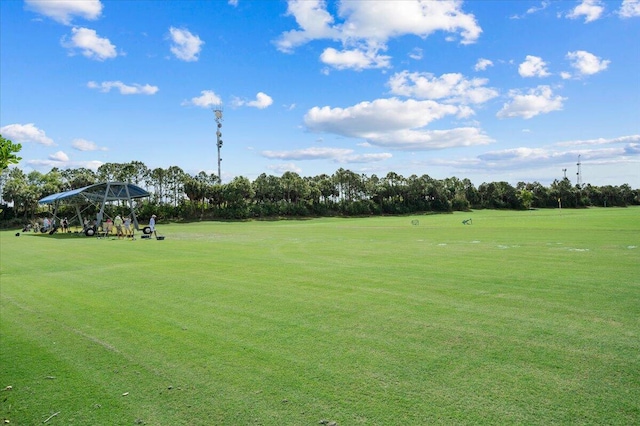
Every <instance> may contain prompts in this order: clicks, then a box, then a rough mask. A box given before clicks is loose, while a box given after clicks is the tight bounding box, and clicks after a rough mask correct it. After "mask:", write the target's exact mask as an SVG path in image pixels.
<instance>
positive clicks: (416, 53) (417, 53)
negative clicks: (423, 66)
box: [409, 47, 424, 61]
mask: <svg viewBox="0 0 640 426" xmlns="http://www.w3.org/2000/svg"><path fill="white" fill-rule="evenodd" d="M423 56H424V52H423V50H422V49H420V48H419V47H414V48H413V49H412V50H411V52H409V57H410V58H411V59H414V60H416V61H419V60H420V59H422V57H423Z"/></svg>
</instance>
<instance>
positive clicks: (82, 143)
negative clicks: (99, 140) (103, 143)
mask: <svg viewBox="0 0 640 426" xmlns="http://www.w3.org/2000/svg"><path fill="white" fill-rule="evenodd" d="M71 146H72V147H73V149H76V150H78V151H107V148H105V147H99V146H98V145H97V144H96V143H95V142H91V141H88V140H86V139H74V140H73V141H72V142H71Z"/></svg>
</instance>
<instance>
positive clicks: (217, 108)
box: [213, 105, 222, 183]
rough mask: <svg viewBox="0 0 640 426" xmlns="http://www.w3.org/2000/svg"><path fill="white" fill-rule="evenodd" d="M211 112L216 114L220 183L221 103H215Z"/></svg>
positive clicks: (220, 175) (220, 178)
mask: <svg viewBox="0 0 640 426" xmlns="http://www.w3.org/2000/svg"><path fill="white" fill-rule="evenodd" d="M213 113H214V115H215V116H216V125H217V126H216V146H217V147H218V179H219V180H220V183H222V173H221V170H220V163H221V162H222V158H220V148H222V132H221V131H220V129H222V105H216V106H214V107H213Z"/></svg>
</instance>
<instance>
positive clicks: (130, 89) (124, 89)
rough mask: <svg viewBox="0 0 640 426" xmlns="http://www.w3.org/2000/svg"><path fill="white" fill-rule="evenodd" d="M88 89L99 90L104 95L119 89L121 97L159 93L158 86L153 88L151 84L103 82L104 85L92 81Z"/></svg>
mask: <svg viewBox="0 0 640 426" xmlns="http://www.w3.org/2000/svg"><path fill="white" fill-rule="evenodd" d="M87 87H88V88H90V89H98V90H100V91H101V92H103V93H107V92H110V91H111V89H118V90H119V91H120V94H121V95H154V94H156V93H157V92H158V86H151V85H149V84H145V85H144V86H143V85H141V84H137V83H134V84H132V85H126V84H124V83H123V82H121V81H103V82H102V83H96V82H95V81H90V82H88V83H87Z"/></svg>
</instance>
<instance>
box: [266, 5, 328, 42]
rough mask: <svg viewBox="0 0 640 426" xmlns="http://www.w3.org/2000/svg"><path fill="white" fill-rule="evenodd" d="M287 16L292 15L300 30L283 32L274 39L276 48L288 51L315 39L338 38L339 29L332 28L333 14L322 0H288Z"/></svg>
mask: <svg viewBox="0 0 640 426" xmlns="http://www.w3.org/2000/svg"><path fill="white" fill-rule="evenodd" d="M287 16H293V17H294V18H295V20H296V22H297V23H298V26H299V27H300V28H301V29H300V30H291V31H287V32H285V33H283V34H282V35H281V36H280V39H279V40H277V41H276V46H277V47H278V50H280V51H282V52H286V53H290V52H292V51H293V49H295V48H296V47H298V46H301V45H303V44H305V43H307V42H309V41H311V40H316V39H338V38H339V37H340V31H339V30H338V29H336V28H333V27H332V26H331V24H333V21H334V20H333V16H331V14H330V13H329V12H328V11H327V10H326V4H325V2H324V1H323V0H289V1H288V3H287Z"/></svg>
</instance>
